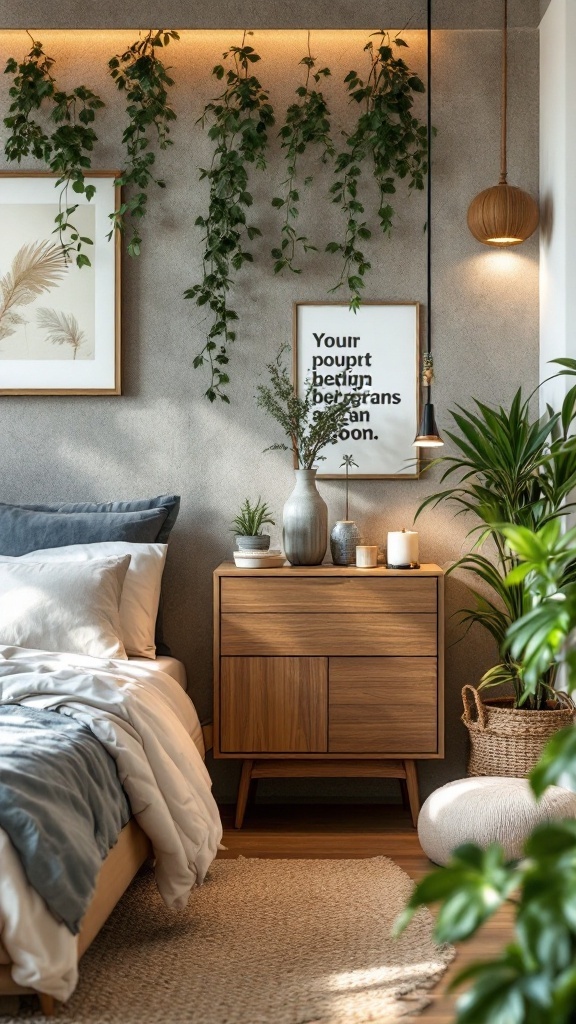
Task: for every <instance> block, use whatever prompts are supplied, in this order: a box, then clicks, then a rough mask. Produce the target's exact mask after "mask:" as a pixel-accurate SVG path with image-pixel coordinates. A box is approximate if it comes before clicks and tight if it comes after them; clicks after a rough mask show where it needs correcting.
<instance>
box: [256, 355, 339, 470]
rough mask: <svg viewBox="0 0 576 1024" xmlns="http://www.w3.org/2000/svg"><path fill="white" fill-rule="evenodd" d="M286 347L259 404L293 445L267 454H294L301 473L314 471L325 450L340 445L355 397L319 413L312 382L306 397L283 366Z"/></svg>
mask: <svg viewBox="0 0 576 1024" xmlns="http://www.w3.org/2000/svg"><path fill="white" fill-rule="evenodd" d="M286 347H287V346H284V347H283V348H281V349H280V351H279V353H278V356H277V357H276V360H275V361H274V362H273V363H268V364H267V366H266V369H267V370H268V375H269V378H270V383H269V384H259V385H258V387H257V389H256V391H257V398H256V402H257V405H259V406H260V408H261V409H264V410H265V411H266V412H267V413H268V414H269V415H270V416H272V418H273V419H275V420H276V422H277V423H279V424H280V426H281V427H282V430H283V431H284V433H285V434H286V436H287V437H288V439H289V440H290V444H289V445H287V444H284V443H283V442H280V443H277V444H272V445H270V447H269V448H266V449H265V451H284V452H288V451H292V453H293V455H294V460H295V462H296V464H297V466H298V468H299V469H312V468H313V467H314V465H315V464H316V463H317V462H321V461H324V459H325V458H326V456H325V455H320V452H321V451H322V449H323V448H326V447H327V446H328V445H330V444H336V442H337V441H338V439H339V434H340V431H341V430H342V428H343V427H344V426H345V425H346V423H347V421H348V415H349V412H350V409H351V408H352V406H353V405H354V400H355V396H354V395H352V394H347V395H344V396H343V398H342V399H341V400H340V401H338V402H334V403H333V404H332V405H327V406H325V408H324V409H322V410H318V409H315V407H314V393H315V390H316V389H315V387H314V384H313V383H312V380H311V378H308V379H307V380H306V386H305V391H304V395H303V396H302V397H300V396H299V395H298V394H297V393H296V391H295V389H294V385H293V383H292V380H291V378H290V374H289V373H288V370H287V368H286V366H285V365H284V362H283V356H284V352H285V351H286Z"/></svg>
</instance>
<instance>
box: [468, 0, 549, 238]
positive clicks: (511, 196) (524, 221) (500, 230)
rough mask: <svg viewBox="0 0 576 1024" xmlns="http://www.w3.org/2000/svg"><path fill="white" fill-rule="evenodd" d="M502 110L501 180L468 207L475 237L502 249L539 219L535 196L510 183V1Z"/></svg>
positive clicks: (504, 44) (533, 227) (504, 46)
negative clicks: (508, 155)
mask: <svg viewBox="0 0 576 1024" xmlns="http://www.w3.org/2000/svg"><path fill="white" fill-rule="evenodd" d="M501 111H502V112H501V119H500V181H499V183H498V185H493V186H492V188H486V189H484V191H483V192H480V194H479V195H477V196H475V197H474V199H473V200H472V202H471V203H470V206H469V209H468V227H469V228H470V231H471V232H472V234H473V235H474V238H477V239H478V241H479V242H483V243H484V245H492V246H494V247H495V248H499V249H503V248H507V247H508V246H511V245H520V243H521V242H525V241H526V239H527V238H530V235H532V234H534V232H535V231H536V228H537V227H538V221H539V219H540V215H539V212H538V205H537V203H536V202H535V200H534V199H533V198H532V196H531V195H529V194H528V192H524V190H523V189H521V188H517V187H516V186H515V185H509V184H508V162H507V152H506V149H507V132H508V0H504V27H503V32H502V99H501Z"/></svg>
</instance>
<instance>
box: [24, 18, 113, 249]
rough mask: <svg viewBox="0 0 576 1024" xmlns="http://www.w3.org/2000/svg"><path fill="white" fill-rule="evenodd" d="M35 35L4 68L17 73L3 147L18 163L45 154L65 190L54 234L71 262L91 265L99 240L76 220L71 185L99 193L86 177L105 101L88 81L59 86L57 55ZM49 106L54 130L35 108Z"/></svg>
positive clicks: (82, 192) (79, 191)
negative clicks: (44, 124) (26, 49)
mask: <svg viewBox="0 0 576 1024" xmlns="http://www.w3.org/2000/svg"><path fill="white" fill-rule="evenodd" d="M28 35H30V33H28ZM30 39H31V40H32V47H31V49H30V51H29V53H28V54H27V55H26V56H25V57H24V59H23V60H22V61H20V62H18V61H17V60H16V59H15V58H14V57H10V58H9V59H8V61H7V62H6V67H5V69H4V74H6V75H11V76H12V85H11V86H10V89H9V96H10V99H11V103H10V106H9V108H8V116H7V117H5V118H4V126H5V127H6V128H7V129H8V130H9V132H10V134H9V135H8V138H7V139H6V143H5V146H4V151H5V153H6V156H7V158H8V160H9V161H11V162H13V161H16V162H17V163H18V164H19V163H20V162H21V160H22V158H23V157H27V156H29V155H31V156H33V157H35V158H36V159H37V160H42V161H43V162H44V163H45V164H46V165H47V167H48V169H49V170H50V171H52V173H53V174H55V175H56V176H57V180H56V182H55V187H56V188H57V189H59V190H60V191H59V193H58V213H57V215H56V217H55V223H56V227H55V229H54V234H57V235H58V239H59V242H60V246H61V247H62V251H63V253H64V256H65V258H66V260H67V261H68V262H70V261H71V260H74V261H75V262H76V265H77V266H78V267H89V266H90V265H91V264H90V259H89V257H88V255H87V253H86V251H85V247H86V246H89V245H93V244H94V242H93V240H92V239H91V238H89V237H88V236H86V235H82V234H81V231H80V229H79V228H78V227H77V226H76V225H75V224H74V220H73V218H74V214H75V213H76V211H77V209H78V204H77V203H74V202H72V203H71V201H70V189H71V190H72V192H73V193H75V194H76V195H83V196H84V197H85V198H86V199H87V200H88V201H90V200H91V199H92V198H93V197H94V195H95V192H96V188H95V186H94V185H87V184H86V180H85V179H86V173H87V172H88V171H89V170H90V167H91V154H92V150H93V149H94V143H95V142H97V136H96V133H95V131H94V128H93V123H94V120H95V116H96V111H97V110H99V109H100V108H101V107H103V106H104V103H103V102H102V100H101V99H100V97H99V96H97V95H96V93H95V92H92V90H91V89H88V88H87V86H85V85H79V86H77V87H76V88H75V89H73V90H72V91H71V92H65V91H64V90H62V89H58V87H57V82H56V79H55V77H54V75H53V74H52V69H53V67H54V64H55V61H54V58H53V57H49V56H48V55H47V54H46V53H45V52H44V49H43V47H42V43H41V42H40V41H39V40H34V39H33V38H32V36H30ZM45 110H48V111H49V113H48V120H49V122H51V123H52V125H56V126H57V127H55V128H54V129H53V130H50V129H48V130H46V129H44V128H43V127H42V125H41V124H40V123H39V122H38V120H37V119H36V114H37V113H41V112H43V111H45Z"/></svg>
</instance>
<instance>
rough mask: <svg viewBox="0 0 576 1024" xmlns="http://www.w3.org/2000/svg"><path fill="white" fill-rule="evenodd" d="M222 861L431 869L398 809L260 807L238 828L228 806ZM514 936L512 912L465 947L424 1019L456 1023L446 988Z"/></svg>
mask: <svg viewBox="0 0 576 1024" xmlns="http://www.w3.org/2000/svg"><path fill="white" fill-rule="evenodd" d="M221 810H222V818H223V821H224V838H223V843H224V845H225V846H226V847H227V849H226V850H225V851H222V852H221V853H220V854H219V856H220V857H239V856H244V857H301V858H311V857H312V858H316V857H318V858H320V857H326V858H332V857H334V858H340V857H341V858H347V857H351V858H355V857H377V856H382V855H384V856H387V857H391V858H392V860H394V861H395V862H396V863H397V864H398V865H399V866H400V867H402V868H404V870H405V871H406V872H407V873H408V874H409V875H410V876H411V877H412V878H414V879H418V878H421V877H422V875H424V874H425V873H426V872H427V871H428V870H429V868H430V867H431V865H430V861H429V860H428V859H427V858H426V857H425V856H424V854H423V853H422V849H421V847H420V844H419V842H418V836H417V835H416V832H415V830H414V829H413V828H412V825H411V822H410V818H409V815H408V812H407V811H404V810H402V809H401V808H399V807H397V806H394V807H377V806H373V805H370V806H354V807H342V806H339V807H334V806H332V807H326V806H324V807H313V806H308V805H305V806H302V805H300V806H296V807H290V806H279V807H271V806H256V807H252V808H250V807H249V808H248V812H247V815H246V820H245V823H244V827H243V828H242V829H241V830H240V831H237V830H236V829H234V827H233V821H234V813H233V811H234V809H233V808H232V807H224V808H221ZM510 937H511V916H510V913H509V912H508V908H506V909H505V912H504V913H502V914H500V915H498V916H497V917H496V918H495V919H494V920H493V921H491V922H490V923H489V924H487V925H486V926H485V928H484V929H483V930H482V932H481V934H479V935H478V936H476V937H475V938H474V939H472V940H470V942H468V943H466V944H464V945H463V946H461V947H460V949H459V951H458V955H457V956H456V959H455V960H454V961H453V963H452V965H451V967H450V968H449V969H448V971H447V973H446V975H445V976H444V979H443V980H442V982H440V984H439V985H438V986H437V988H436V989H435V990H434V992H433V994H432V995H433V1002H432V1005H431V1006H429V1007H428V1009H427V1010H425V1011H424V1013H423V1014H422V1015H421V1017H420V1018H418V1019H419V1020H422V1021H425V1022H426V1024H447V1022H448V1021H453V1020H454V1002H455V996H453V995H447V994H446V992H445V989H446V985H447V983H449V981H450V979H451V978H452V977H453V976H454V975H455V974H457V973H458V971H460V970H461V969H462V967H464V966H465V965H466V964H467V963H470V962H471V961H474V960H482V959H490V958H492V957H493V956H495V955H496V954H497V953H498V951H499V950H501V949H502V947H503V946H504V945H505V944H506V942H508V941H509V939H510Z"/></svg>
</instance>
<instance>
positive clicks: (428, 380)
mask: <svg viewBox="0 0 576 1024" xmlns="http://www.w3.org/2000/svg"><path fill="white" fill-rule="evenodd" d="M427 4H428V6H427V22H426V39H427V64H426V74H427V82H426V122H427V160H428V174H427V178H426V205H427V213H426V304H427V309H426V353H425V357H424V373H425V374H426V372H427V370H426V368H427V367H428V377H426V376H425V377H424V381H425V386H426V387H427V389H428V390H427V398H426V401H427V402H430V401H431V394H432V382H433V380H434V368H433V367H434V363H433V359H432V0H427Z"/></svg>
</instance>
